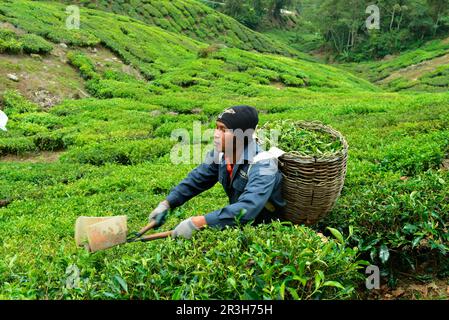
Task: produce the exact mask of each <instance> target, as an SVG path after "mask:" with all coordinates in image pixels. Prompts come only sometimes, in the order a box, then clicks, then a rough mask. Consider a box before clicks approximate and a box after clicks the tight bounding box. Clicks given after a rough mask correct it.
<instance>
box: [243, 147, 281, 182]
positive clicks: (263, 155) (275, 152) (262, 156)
mask: <svg viewBox="0 0 449 320" xmlns="http://www.w3.org/2000/svg"><path fill="white" fill-rule="evenodd" d="M284 153H285V152H284V151H282V150H281V149H278V148H276V147H271V148H270V150H268V151H262V152H259V153H258V154H257V155H256V156H255V157H254V159H253V162H252V163H251V164H250V165H249V167H248V170H247V171H246V174H247V176H248V177H249V172H250V170H251V168H252V166H253V164H255V163H257V162H259V161H262V160H267V159H278V158H279V157H280V156H282V155H283V154H284Z"/></svg>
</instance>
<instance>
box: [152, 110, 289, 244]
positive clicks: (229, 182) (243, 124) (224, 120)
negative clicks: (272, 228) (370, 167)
mask: <svg viewBox="0 0 449 320" xmlns="http://www.w3.org/2000/svg"><path fill="white" fill-rule="evenodd" d="M258 122H259V117H258V113H257V110H256V109H255V108H253V107H250V106H235V107H232V108H229V109H226V110H225V111H224V112H223V113H221V114H220V115H219V116H218V119H217V121H216V129H215V134H214V146H215V148H214V150H212V151H211V152H209V153H208V155H207V157H206V160H205V162H204V163H202V164H201V165H199V166H198V167H196V168H195V169H194V170H193V171H191V172H190V173H189V175H188V176H187V178H185V179H184V180H183V181H182V182H181V183H180V184H179V185H178V186H176V187H175V188H173V189H172V190H171V192H170V194H169V195H168V196H167V198H166V200H164V201H162V202H161V203H160V204H159V205H158V207H157V208H156V209H154V210H153V212H152V213H151V214H150V216H149V220H150V221H151V220H155V221H156V222H157V225H158V226H160V225H162V224H163V223H164V220H165V217H166V215H167V212H168V210H169V209H170V208H172V209H173V208H176V207H179V206H181V205H182V204H184V203H185V202H187V201H188V200H190V199H191V198H192V197H194V196H196V195H198V194H200V193H201V192H203V191H205V190H208V189H210V188H212V187H213V186H214V185H215V184H216V183H217V182H220V183H221V184H222V185H223V187H224V190H225V192H226V194H227V195H228V198H229V203H230V204H229V205H228V206H226V207H224V208H222V209H219V210H215V211H213V212H210V213H208V214H206V215H203V216H194V217H191V218H188V219H186V220H184V221H182V222H181V223H180V224H179V225H178V226H177V227H176V228H175V230H174V231H173V237H184V238H186V239H190V238H191V236H192V234H193V233H194V232H195V231H197V230H200V229H202V228H204V227H205V226H206V225H207V226H210V227H214V228H218V229H223V228H224V227H226V226H233V225H236V223H237V222H238V221H240V223H241V224H245V223H248V222H250V221H254V224H259V223H264V222H268V221H271V220H272V219H275V218H277V217H278V216H279V213H280V212H281V211H282V209H283V207H284V206H285V201H284V200H283V198H282V195H281V180H282V175H281V173H280V172H279V170H278V167H277V160H276V159H273V158H272V159H269V158H268V159H264V160H261V161H254V160H255V159H257V155H259V156H260V155H261V152H262V150H261V148H260V146H259V145H258V144H257V142H256V141H255V140H254V131H255V129H256V126H257V124H258Z"/></svg>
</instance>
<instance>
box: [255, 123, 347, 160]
mask: <svg viewBox="0 0 449 320" xmlns="http://www.w3.org/2000/svg"><path fill="white" fill-rule="evenodd" d="M282 120H283V121H292V122H294V123H295V125H297V126H299V127H301V128H304V129H311V130H321V131H325V132H327V133H329V134H330V135H332V136H333V137H336V138H338V139H339V140H340V142H341V144H342V145H343V148H342V149H340V150H338V151H336V152H334V153H333V154H331V155H323V156H318V157H317V156H304V155H300V154H297V153H295V152H286V153H284V154H283V155H282V156H280V157H279V160H281V161H288V162H297V163H301V164H307V163H319V162H333V161H340V160H341V159H342V158H345V157H346V156H347V155H348V148H349V145H348V142H347V141H346V138H345V137H344V136H343V135H342V134H341V132H340V131H337V130H335V129H334V128H332V127H331V126H329V125H325V124H324V123H322V122H321V121H318V120H313V121H306V120H293V119H282ZM262 128H263V126H262Z"/></svg>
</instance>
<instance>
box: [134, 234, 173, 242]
mask: <svg viewBox="0 0 449 320" xmlns="http://www.w3.org/2000/svg"><path fill="white" fill-rule="evenodd" d="M172 233H173V231H165V232H160V233H155V234H150V235H148V236H145V237H142V238H140V239H139V241H142V242H147V241H152V240H157V239H163V238H168V237H170V236H171V235H172Z"/></svg>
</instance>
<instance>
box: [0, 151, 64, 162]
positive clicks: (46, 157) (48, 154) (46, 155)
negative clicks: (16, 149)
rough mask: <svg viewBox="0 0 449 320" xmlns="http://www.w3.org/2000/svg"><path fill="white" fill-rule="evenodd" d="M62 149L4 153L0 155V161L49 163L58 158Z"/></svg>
mask: <svg viewBox="0 0 449 320" xmlns="http://www.w3.org/2000/svg"><path fill="white" fill-rule="evenodd" d="M62 154H63V151H57V152H52V151H42V152H39V153H29V154H24V155H10V154H8V155H6V156H3V157H0V163H1V162H25V163H51V162H56V161H58V160H59V157H60V156H61V155H62Z"/></svg>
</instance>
